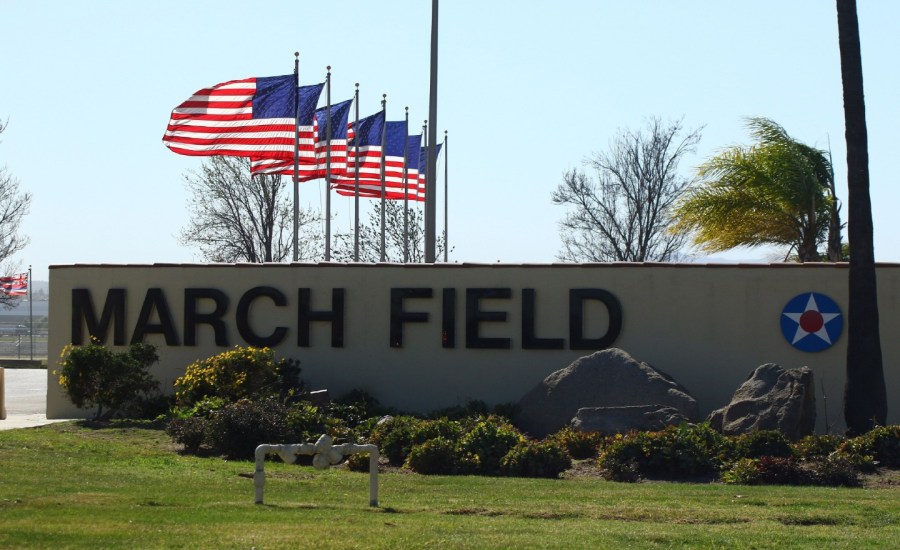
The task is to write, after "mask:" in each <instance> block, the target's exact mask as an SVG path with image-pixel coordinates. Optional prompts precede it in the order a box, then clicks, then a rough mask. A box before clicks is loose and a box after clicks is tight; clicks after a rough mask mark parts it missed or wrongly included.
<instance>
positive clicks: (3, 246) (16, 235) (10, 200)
mask: <svg viewBox="0 0 900 550" xmlns="http://www.w3.org/2000/svg"><path fill="white" fill-rule="evenodd" d="M7 124H8V123H7V122H0V134H2V133H3V132H4V131H5V130H6V127H7ZM30 208H31V193H26V192H23V191H21V190H20V188H19V180H18V178H16V177H15V176H13V175H12V174H10V173H9V172H8V171H7V169H6V166H2V167H0V270H2V275H8V274H10V273H13V272H14V271H17V270H18V266H17V265H15V264H10V263H8V260H9V258H10V257H12V256H13V254H15V253H16V252H18V251H20V250H22V249H23V248H25V246H26V245H27V244H28V237H27V236H25V235H22V234H21V233H20V229H21V225H22V220H23V219H24V218H25V215H26V214H28V211H29V209H30ZM18 301H19V298H18V297H16V296H9V295H7V294H5V293H2V292H0V305H3V306H6V307H10V306H13V305H15V304H16V303H18Z"/></svg>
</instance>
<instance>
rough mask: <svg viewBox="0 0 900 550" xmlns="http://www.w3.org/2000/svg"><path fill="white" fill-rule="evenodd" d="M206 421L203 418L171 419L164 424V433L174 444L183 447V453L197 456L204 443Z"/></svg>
mask: <svg viewBox="0 0 900 550" xmlns="http://www.w3.org/2000/svg"><path fill="white" fill-rule="evenodd" d="M207 424H208V420H207V419H206V418H205V417H203V416H188V417H184V418H172V419H171V420H169V423H168V424H166V433H167V434H168V435H169V437H171V438H172V441H174V442H175V443H180V444H181V445H183V446H184V452H186V453H189V454H197V453H198V452H200V447H201V446H202V445H203V444H204V443H205V442H206V426H207Z"/></svg>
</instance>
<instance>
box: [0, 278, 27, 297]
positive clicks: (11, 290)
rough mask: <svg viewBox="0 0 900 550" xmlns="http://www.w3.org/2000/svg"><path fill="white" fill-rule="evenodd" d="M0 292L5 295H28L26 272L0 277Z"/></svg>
mask: <svg viewBox="0 0 900 550" xmlns="http://www.w3.org/2000/svg"><path fill="white" fill-rule="evenodd" d="M0 292H2V293H3V294H5V295H7V296H26V295H28V273H19V274H18V275H10V276H8V277H0Z"/></svg>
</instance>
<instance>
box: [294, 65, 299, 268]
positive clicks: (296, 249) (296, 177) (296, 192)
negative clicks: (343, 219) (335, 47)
mask: <svg viewBox="0 0 900 550" xmlns="http://www.w3.org/2000/svg"><path fill="white" fill-rule="evenodd" d="M294 88H295V90H294V261H295V262H296V261H299V259H300V245H299V243H298V240H297V236H298V234H299V232H300V206H299V205H300V189H299V185H298V184H299V180H300V113H298V112H297V110H298V109H299V108H300V105H299V102H300V91H299V90H300V52H294Z"/></svg>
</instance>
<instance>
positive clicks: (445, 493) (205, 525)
mask: <svg viewBox="0 0 900 550" xmlns="http://www.w3.org/2000/svg"><path fill="white" fill-rule="evenodd" d="M252 473H253V463H252V462H240V461H238V462H232V461H225V460H222V459H220V458H197V457H192V456H181V455H179V454H178V453H177V452H176V451H175V448H174V447H173V445H172V444H171V442H170V440H169V438H168V436H166V434H165V433H164V432H163V431H161V430H159V429H156V428H152V427H150V426H149V425H140V424H116V425H113V427H104V428H92V427H90V426H87V425H82V424H80V423H61V424H54V425H51V426H45V427H42V428H35V429H21V430H7V431H2V432H0V547H2V548H44V547H46V548H82V547H84V548H254V547H255V548H299V547H303V546H307V545H308V546H309V547H315V548H357V547H358V548H422V547H434V548H512V547H515V548H671V547H691V548H803V547H805V548H818V549H821V550H824V549H826V548H828V549H831V548H897V547H898V545H900V486H898V485H882V486H879V487H875V488H865V489H844V488H816V487H781V486H755V487H745V486H733V485H723V484H719V483H710V484H687V483H667V482H653V483H637V484H624V483H612V482H607V481H603V480H601V479H597V478H592V477H580V476H579V477H574V478H571V479H562V480H538V479H513V478H486V477H439V476H434V477H428V476H420V475H416V474H409V473H403V472H387V473H383V474H381V475H380V476H379V482H380V487H379V500H380V504H381V507H380V508H370V507H369V506H368V474H364V473H354V472H349V471H347V470H345V469H343V468H333V469H331V470H327V471H317V470H314V469H313V468H312V467H311V466H297V465H286V464H282V463H280V462H277V461H273V462H269V463H267V464H266V493H265V498H266V504H264V505H256V504H254V502H253V501H254V490H253V480H252Z"/></svg>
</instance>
